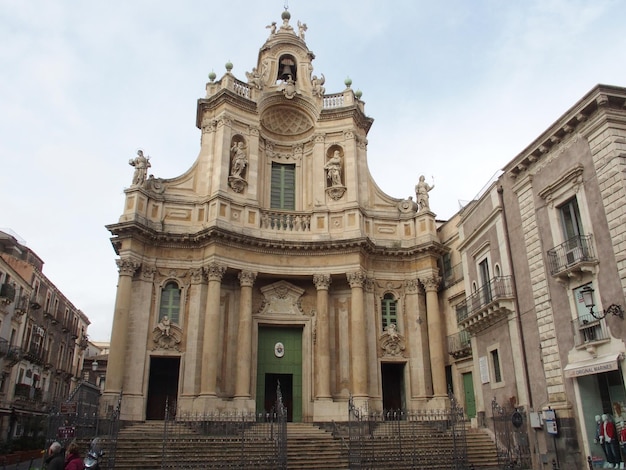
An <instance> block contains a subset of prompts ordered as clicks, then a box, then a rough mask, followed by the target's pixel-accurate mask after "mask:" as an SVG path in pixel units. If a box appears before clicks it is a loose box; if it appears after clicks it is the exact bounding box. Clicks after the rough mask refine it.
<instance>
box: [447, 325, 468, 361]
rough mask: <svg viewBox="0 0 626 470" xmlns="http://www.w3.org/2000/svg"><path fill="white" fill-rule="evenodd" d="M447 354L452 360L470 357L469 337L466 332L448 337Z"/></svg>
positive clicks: (462, 331)
mask: <svg viewBox="0 0 626 470" xmlns="http://www.w3.org/2000/svg"><path fill="white" fill-rule="evenodd" d="M447 339H448V354H450V355H451V356H452V357H453V358H454V359H463V358H466V357H471V356H472V343H471V335H470V334H469V332H468V331H466V330H461V331H459V332H458V333H456V334H453V335H450V336H448V338H447Z"/></svg>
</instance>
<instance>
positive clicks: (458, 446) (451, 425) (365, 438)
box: [348, 396, 469, 470]
mask: <svg viewBox="0 0 626 470" xmlns="http://www.w3.org/2000/svg"><path fill="white" fill-rule="evenodd" d="M348 411H349V431H348V435H349V446H348V447H349V451H348V459H349V465H350V468H351V469H378V468H381V469H383V468H384V469H388V468H393V467H400V468H411V469H432V468H449V469H454V470H462V469H467V468H469V464H468V463H467V440H466V434H465V429H466V427H465V422H464V415H463V409H462V408H461V407H460V406H458V403H457V401H456V400H455V399H454V397H453V396H451V397H450V408H447V409H438V410H421V411H407V410H385V411H383V412H378V413H377V412H369V411H368V410H367V409H366V408H358V407H356V406H355V405H354V402H353V400H352V398H350V400H349V405H348Z"/></svg>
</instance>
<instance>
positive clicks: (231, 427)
mask: <svg viewBox="0 0 626 470" xmlns="http://www.w3.org/2000/svg"><path fill="white" fill-rule="evenodd" d="M163 426H164V427H163V439H162V449H161V466H160V468H161V469H185V470H191V469H198V470H199V469H202V470H206V469H213V468H219V469H233V470H234V469H237V470H239V469H243V468H245V469H248V468H257V469H273V470H274V469H275V470H287V407H286V406H285V405H284V403H283V396H282V392H281V390H280V383H279V384H278V386H277V389H276V402H275V404H274V406H273V407H272V409H271V410H267V411H265V412H262V413H255V412H241V411H236V410H232V411H214V412H207V413H202V414H199V413H184V412H183V413H177V410H176V403H169V402H167V404H166V410H165V420H164V425H163ZM198 445H199V446H200V447H201V448H202V452H203V451H204V450H206V448H207V446H210V447H211V448H213V449H220V451H219V452H218V451H216V452H215V453H214V454H213V455H214V458H213V459H206V458H198V457H199V456H201V455H204V454H203V453H202V452H197V453H196V455H195V456H194V455H188V454H189V453H190V452H191V454H193V452H194V451H193V450H191V451H189V449H192V448H193V449H197V448H198ZM181 449H183V450H184V449H187V451H185V452H181Z"/></svg>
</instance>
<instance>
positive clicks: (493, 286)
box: [456, 276, 513, 323]
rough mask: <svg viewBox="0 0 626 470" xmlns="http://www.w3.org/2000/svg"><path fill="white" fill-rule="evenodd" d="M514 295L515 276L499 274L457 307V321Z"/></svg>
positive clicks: (459, 321)
mask: <svg viewBox="0 0 626 470" xmlns="http://www.w3.org/2000/svg"><path fill="white" fill-rule="evenodd" d="M512 297H513V276H498V277H494V278H491V279H490V280H489V282H488V283H486V284H485V285H483V286H481V287H480V289H478V290H477V291H476V292H474V293H473V294H472V295H470V296H469V297H466V298H465V300H464V301H462V302H460V303H459V304H458V305H457V307H456V316H457V322H458V323H461V322H462V321H463V320H466V319H467V318H469V317H471V316H472V315H473V314H475V313H476V312H478V311H479V310H482V309H483V308H485V307H486V306H487V305H489V304H491V303H492V302H496V301H499V300H503V299H511V298H512Z"/></svg>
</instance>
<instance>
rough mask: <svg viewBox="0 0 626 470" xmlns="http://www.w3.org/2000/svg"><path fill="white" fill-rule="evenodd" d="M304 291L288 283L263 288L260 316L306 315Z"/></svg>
mask: <svg viewBox="0 0 626 470" xmlns="http://www.w3.org/2000/svg"><path fill="white" fill-rule="evenodd" d="M304 292H305V291H304V289H301V288H300V287H297V286H294V285H293V284H291V283H289V282H287V281H278V282H275V283H274V284H270V285H269V286H265V287H263V288H261V293H262V294H263V304H262V305H261V309H260V311H259V314H260V315H305V313H304V311H303V310H302V295H303V294H304Z"/></svg>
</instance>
